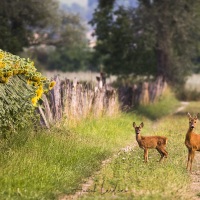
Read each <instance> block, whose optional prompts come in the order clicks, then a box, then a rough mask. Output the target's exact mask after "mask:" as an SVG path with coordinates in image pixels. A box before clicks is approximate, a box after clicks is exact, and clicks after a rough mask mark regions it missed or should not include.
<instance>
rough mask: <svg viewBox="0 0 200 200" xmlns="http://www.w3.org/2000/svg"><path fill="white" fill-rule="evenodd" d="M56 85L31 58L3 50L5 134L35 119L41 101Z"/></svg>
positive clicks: (0, 78) (1, 118)
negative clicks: (39, 69) (41, 71)
mask: <svg viewBox="0 0 200 200" xmlns="http://www.w3.org/2000/svg"><path fill="white" fill-rule="evenodd" d="M54 85H55V81H50V80H48V79H47V78H46V77H44V76H42V74H41V73H39V72H37V70H36V68H35V66H34V63H33V62H32V61H31V60H29V59H25V58H20V57H19V56H16V55H12V54H11V53H8V52H5V51H2V50H1V49H0V93H1V95H0V127H1V129H0V130H1V131H0V132H2V133H3V135H4V134H5V133H6V132H8V131H9V132H10V131H12V132H13V130H14V131H15V130H16V129H17V128H19V127H25V126H27V124H29V122H30V121H33V119H34V116H35V109H34V107H35V106H37V104H38V100H39V99H40V98H41V97H42V94H43V93H45V92H48V91H49V90H51V89H52V88H53V87H54ZM1 135H2V134H1Z"/></svg>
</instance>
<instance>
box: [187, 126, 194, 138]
mask: <svg viewBox="0 0 200 200" xmlns="http://www.w3.org/2000/svg"><path fill="white" fill-rule="evenodd" d="M193 133H194V129H191V128H189V129H188V131H187V134H186V139H187V140H190V138H191V136H192V134H193Z"/></svg>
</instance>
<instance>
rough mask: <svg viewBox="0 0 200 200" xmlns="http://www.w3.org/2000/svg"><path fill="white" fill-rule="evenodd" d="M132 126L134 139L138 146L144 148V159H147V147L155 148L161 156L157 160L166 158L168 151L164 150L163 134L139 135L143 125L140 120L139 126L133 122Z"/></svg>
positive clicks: (164, 138) (165, 142) (165, 141)
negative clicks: (134, 134)
mask: <svg viewBox="0 0 200 200" xmlns="http://www.w3.org/2000/svg"><path fill="white" fill-rule="evenodd" d="M133 127H134V128H135V133H136V140H137V142H138V145H139V147H140V148H142V149H144V161H145V162H147V161H148V149H156V150H157V151H158V152H159V153H160V155H161V158H160V160H159V162H160V161H161V160H162V159H163V158H164V157H165V158H167V155H168V152H167V151H166V144H167V138H166V137H163V136H141V134H140V133H141V129H142V128H143V127H144V123H143V122H142V123H141V124H140V125H139V126H136V124H135V122H133Z"/></svg>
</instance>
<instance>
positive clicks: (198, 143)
mask: <svg viewBox="0 0 200 200" xmlns="http://www.w3.org/2000/svg"><path fill="white" fill-rule="evenodd" d="M187 115H188V118H189V128H188V131H187V133H186V136H185V145H186V147H187V148H188V161H187V170H188V169H189V168H190V172H191V171H192V162H193V159H194V156H195V151H200V135H199V134H196V133H195V132H194V128H195V127H196V124H197V121H198V115H199V113H198V114H197V115H196V116H194V117H192V116H191V115H190V113H188V114H187Z"/></svg>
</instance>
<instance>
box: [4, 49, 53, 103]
mask: <svg viewBox="0 0 200 200" xmlns="http://www.w3.org/2000/svg"><path fill="white" fill-rule="evenodd" d="M15 75H24V77H25V79H26V80H27V83H28V84H30V85H32V86H33V87H34V88H35V91H36V92H35V96H34V97H33V98H32V104H33V105H34V106H36V105H37V102H38V100H39V99H40V98H41V97H42V94H43V93H44V92H48V91H49V90H51V89H52V88H53V87H54V85H55V81H51V82H50V81H49V80H48V79H47V78H46V77H44V76H42V74H41V73H39V72H37V71H36V68H35V66H34V63H33V62H32V61H31V60H29V59H25V58H20V57H19V56H16V55H12V54H11V53H8V52H5V51H2V50H1V49H0V83H7V82H8V81H9V79H10V78H11V77H12V76H15Z"/></svg>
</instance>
